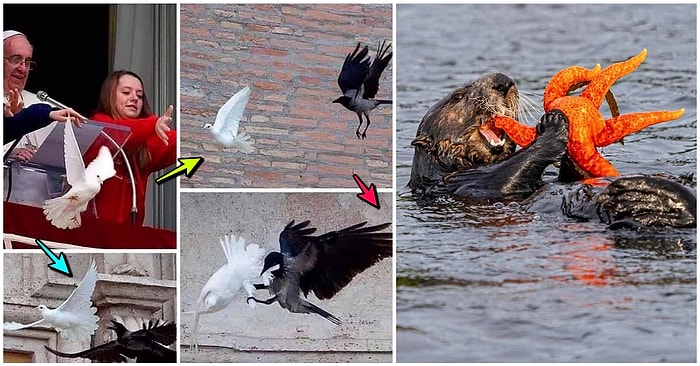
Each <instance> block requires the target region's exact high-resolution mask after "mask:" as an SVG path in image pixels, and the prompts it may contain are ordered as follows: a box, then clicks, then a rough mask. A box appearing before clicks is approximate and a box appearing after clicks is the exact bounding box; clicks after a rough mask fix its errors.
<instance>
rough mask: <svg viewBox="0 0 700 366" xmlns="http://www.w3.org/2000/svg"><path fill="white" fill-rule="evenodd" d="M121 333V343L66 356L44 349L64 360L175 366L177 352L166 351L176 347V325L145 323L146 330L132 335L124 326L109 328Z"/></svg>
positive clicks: (115, 342)
mask: <svg viewBox="0 0 700 366" xmlns="http://www.w3.org/2000/svg"><path fill="white" fill-rule="evenodd" d="M109 329H112V330H114V331H115V333H117V339H116V340H113V341H111V342H108V343H105V344H102V345H99V346H96V347H93V348H90V349H87V350H85V351H81V352H78V353H63V352H59V351H56V350H54V349H51V348H49V347H48V346H44V348H46V349H47V350H48V351H49V352H51V353H53V354H55V355H56V356H60V357H67V358H78V357H82V358H89V359H91V360H93V361H97V362H127V361H128V359H135V360H136V362H138V363H143V362H148V363H164V362H168V363H174V362H177V352H176V351H174V350H172V349H170V348H168V347H166V345H171V344H173V343H175V340H176V337H177V335H176V332H177V326H176V325H175V323H163V324H159V321H155V320H150V321H148V322H144V323H143V326H142V329H139V330H136V331H130V330H128V329H126V327H125V326H124V324H122V323H119V322H117V321H115V320H112V326H110V327H109Z"/></svg>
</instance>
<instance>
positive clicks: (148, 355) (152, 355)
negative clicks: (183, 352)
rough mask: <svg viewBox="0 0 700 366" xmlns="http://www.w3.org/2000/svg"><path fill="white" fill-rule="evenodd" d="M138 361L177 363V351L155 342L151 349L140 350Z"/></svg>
mask: <svg viewBox="0 0 700 366" xmlns="http://www.w3.org/2000/svg"><path fill="white" fill-rule="evenodd" d="M136 362H137V363H175V362H177V352H176V351H174V350H171V349H170V348H168V347H165V346H161V345H159V344H154V346H153V347H150V348H149V349H144V350H142V351H140V352H138V355H137V356H136Z"/></svg>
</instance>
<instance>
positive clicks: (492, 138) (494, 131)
mask: <svg viewBox="0 0 700 366" xmlns="http://www.w3.org/2000/svg"><path fill="white" fill-rule="evenodd" d="M479 133H480V134H481V136H483V137H484V139H485V140H486V141H487V142H488V143H489V145H491V146H493V147H496V146H503V144H505V143H506V140H505V139H504V138H503V137H504V135H505V133H503V130H501V129H500V128H496V125H495V124H494V123H493V119H489V120H488V122H486V123H485V124H483V125H481V127H479Z"/></svg>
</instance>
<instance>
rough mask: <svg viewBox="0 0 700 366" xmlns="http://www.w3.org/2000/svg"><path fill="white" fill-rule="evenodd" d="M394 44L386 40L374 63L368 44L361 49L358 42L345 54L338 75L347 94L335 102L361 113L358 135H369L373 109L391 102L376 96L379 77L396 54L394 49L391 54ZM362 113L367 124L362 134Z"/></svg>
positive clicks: (380, 46) (340, 84) (341, 86)
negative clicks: (370, 114) (368, 54)
mask: <svg viewBox="0 0 700 366" xmlns="http://www.w3.org/2000/svg"><path fill="white" fill-rule="evenodd" d="M390 46H391V45H387V44H386V41H382V43H381V44H380V45H379V49H378V50H377V55H376V56H375V58H374V61H372V63H371V64H370V57H369V56H367V53H368V50H367V46H365V47H364V48H362V50H360V43H359V42H358V43H357V47H355V50H354V51H352V53H349V54H348V55H347V56H346V57H345V61H344V62H343V68H342V69H341V70H340V75H338V86H340V90H341V91H342V92H343V96H342V97H339V98H337V99H335V100H334V101H333V103H340V104H342V105H343V107H345V108H347V109H349V110H351V111H353V112H355V113H357V118H359V119H360V124H359V125H358V126H357V130H356V131H355V134H356V135H357V138H358V139H359V138H363V139H364V138H366V137H367V128H369V124H370V121H369V111H371V110H373V109H374V108H377V106H378V105H380V104H391V100H382V99H374V96H375V95H377V90H379V77H380V76H381V75H382V72H383V71H384V69H385V68H386V67H387V65H388V64H389V61H390V60H391V56H392V55H393V53H391V52H390V53H389V54H388V55H387V51H388V50H389V47H390ZM362 115H364V116H365V119H366V120H367V125H365V129H364V131H362V133H360V127H362Z"/></svg>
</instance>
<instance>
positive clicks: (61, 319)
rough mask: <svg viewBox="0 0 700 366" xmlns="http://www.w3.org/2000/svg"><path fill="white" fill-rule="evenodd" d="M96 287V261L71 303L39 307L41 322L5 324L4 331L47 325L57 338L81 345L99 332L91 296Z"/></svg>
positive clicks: (74, 293)
mask: <svg viewBox="0 0 700 366" xmlns="http://www.w3.org/2000/svg"><path fill="white" fill-rule="evenodd" d="M96 283H97V266H96V265H95V261H94V259H93V260H91V261H90V267H89V268H88V270H87V272H85V277H83V280H82V281H81V282H80V284H79V285H78V287H77V288H76V289H75V290H73V293H71V294H70V296H68V299H67V300H66V301H64V302H63V304H61V306H59V307H57V308H56V309H49V308H47V307H46V306H45V305H39V306H38V307H37V309H39V311H40V312H41V316H42V319H40V320H38V321H35V322H34V323H31V324H20V323H16V322H6V323H5V324H4V327H3V328H4V329H5V330H19V329H25V328H31V327H34V326H37V325H42V324H47V325H50V326H52V327H54V328H56V330H57V331H58V334H59V335H61V336H62V337H63V338H65V339H67V340H68V341H70V342H75V341H81V340H84V339H85V338H89V337H90V336H91V335H92V334H94V333H95V330H96V329H97V321H98V320H99V317H98V316H97V315H95V313H96V312H97V309H96V308H95V307H93V306H91V305H92V301H91V299H90V298H91V297H92V292H93V291H94V290H95V284H96Z"/></svg>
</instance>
